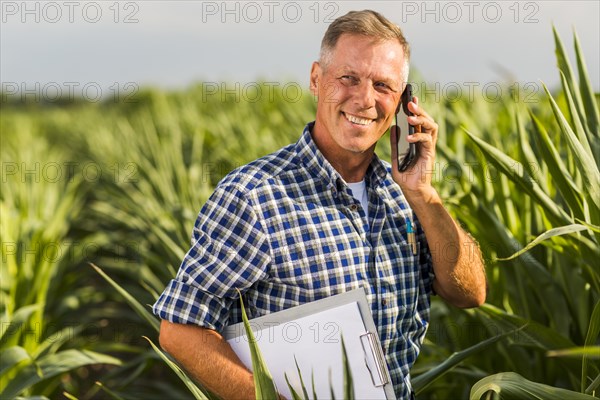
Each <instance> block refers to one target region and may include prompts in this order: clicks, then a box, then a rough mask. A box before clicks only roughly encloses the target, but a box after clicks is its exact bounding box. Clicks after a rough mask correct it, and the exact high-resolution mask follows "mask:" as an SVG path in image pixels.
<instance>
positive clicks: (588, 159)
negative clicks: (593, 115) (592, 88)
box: [543, 74, 600, 224]
mask: <svg viewBox="0 0 600 400" xmlns="http://www.w3.org/2000/svg"><path fill="white" fill-rule="evenodd" d="M561 79H562V80H565V76H564V75H562V74H561ZM543 86H544V90H545V91H546V94H547V95H548V99H549V100H550V105H551V106H552V111H553V112H554V116H555V118H556V121H557V122H558V124H559V126H560V129H561V131H562V133H563V136H564V137H565V138H566V139H567V143H568V145H569V148H570V149H571V152H572V153H573V156H574V158H575V163H576V164H577V166H578V167H579V169H580V171H581V175H582V177H583V180H584V186H583V189H584V192H585V193H586V194H587V196H586V197H587V198H588V199H589V200H590V202H591V204H590V207H591V206H592V205H593V206H594V207H595V209H596V213H598V212H600V171H598V166H597V165H596V162H595V161H594V158H593V156H592V155H591V150H586V148H585V147H584V146H583V145H582V144H581V142H580V141H579V140H578V137H577V135H576V134H575V133H574V132H573V130H572V129H571V127H570V126H569V124H568V122H567V120H566V119H565V117H564V115H563V114H562V112H561V111H560V109H559V107H558V104H556V101H555V100H554V98H553V97H552V95H551V94H550V91H549V90H548V88H547V87H546V85H543ZM587 149H589V147H588V148H587ZM592 223H595V224H598V222H597V221H592Z"/></svg>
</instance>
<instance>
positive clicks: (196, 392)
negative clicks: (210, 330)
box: [144, 336, 210, 400]
mask: <svg viewBox="0 0 600 400" xmlns="http://www.w3.org/2000/svg"><path fill="white" fill-rule="evenodd" d="M144 339H146V340H147V341H148V343H150V346H152V349H154V351H155V352H156V354H158V356H159V357H160V358H161V359H162V360H163V361H164V362H165V363H166V364H167V365H168V366H169V368H171V369H172V370H173V371H174V372H175V374H176V375H177V376H178V377H179V379H181V381H182V382H183V383H184V384H185V386H186V387H187V388H188V389H189V391H190V392H191V393H192V395H193V396H194V398H195V399H196V400H209V399H210V398H209V397H208V396H207V395H206V394H204V393H203V392H202V390H200V388H198V386H196V384H195V383H194V381H193V380H192V379H191V378H189V377H188V376H187V375H186V374H185V372H183V370H182V369H181V368H179V366H178V365H177V364H175V363H174V362H173V361H171V359H170V358H169V357H168V356H167V355H166V354H165V353H164V352H163V351H162V350H161V349H159V348H158V347H157V346H156V345H155V344H154V343H152V340H150V339H149V338H147V337H146V336H144Z"/></svg>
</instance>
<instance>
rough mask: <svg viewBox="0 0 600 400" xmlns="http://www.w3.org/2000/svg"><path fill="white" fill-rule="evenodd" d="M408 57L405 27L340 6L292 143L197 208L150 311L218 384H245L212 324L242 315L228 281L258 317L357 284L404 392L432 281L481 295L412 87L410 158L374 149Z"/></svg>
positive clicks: (468, 302)
mask: <svg viewBox="0 0 600 400" xmlns="http://www.w3.org/2000/svg"><path fill="white" fill-rule="evenodd" d="M408 58H409V48H408V44H407V42H406V40H405V39H404V36H403V35H402V32H401V31H400V29H399V28H398V27H397V26H396V25H394V24H392V23H391V22H390V21H388V20H387V19H385V18H384V17H383V16H381V15H380V14H378V13H376V12H373V11H368V10H366V11H360V12H350V13H348V14H346V15H344V16H342V17H340V18H338V19H337V20H336V21H334V22H333V23H332V24H331V25H330V27H329V28H328V30H327V32H326V33H325V36H324V38H323V42H322V45H321V55H320V59H319V61H318V62H315V63H314V64H313V66H312V70H311V74H310V87H311V91H312V92H313V93H314V94H315V95H316V96H317V98H318V103H317V113H316V119H315V121H314V122H311V123H308V124H307V126H306V127H305V129H304V132H303V133H302V135H301V137H300V139H299V140H298V142H297V143H295V144H292V145H289V146H287V147H285V148H283V149H281V150H279V151H277V152H275V153H273V154H271V155H268V156H266V157H263V158H261V159H259V160H256V161H254V162H252V163H250V164H248V165H246V166H243V167H241V168H238V169H236V170H235V171H233V172H231V173H230V174H229V175H228V176H226V177H225V178H224V179H223V180H222V181H221V182H220V183H219V185H218V187H217V188H216V190H215V192H214V193H213V195H212V196H211V197H210V199H209V200H208V201H207V203H206V204H205V205H204V207H203V208H202V210H201V211H200V214H199V216H198V219H197V220H196V224H195V227H194V231H193V237H192V247H191V249H190V250H189V252H188V253H187V254H186V256H185V258H184V260H183V262H182V264H181V267H180V269H179V272H178V274H177V276H176V278H175V279H173V280H172V281H171V282H170V283H169V284H168V286H167V288H166V289H165V291H164V292H163V294H162V295H161V296H160V298H159V299H158V301H157V302H156V304H155V305H154V312H155V313H156V314H157V315H158V316H159V317H160V318H162V319H163V322H162V325H161V333H160V342H161V345H162V346H163V348H164V349H165V350H166V351H168V352H169V353H170V354H171V355H173V356H174V357H175V358H176V359H177V360H178V361H179V362H180V363H181V364H182V365H183V366H184V367H185V368H186V370H187V371H188V372H189V373H190V374H192V376H194V377H195V378H196V379H197V380H198V381H200V382H201V383H202V384H203V385H205V386H206V387H207V388H209V389H210V390H212V391H213V392H215V393H217V394H219V395H220V396H222V397H223V398H226V399H238V398H253V396H254V387H253V381H252V374H251V372H250V371H248V370H247V369H246V368H245V367H244V366H243V364H242V363H241V362H240V360H239V359H238V358H237V356H236V355H235V353H233V351H232V349H231V347H230V346H229V345H228V344H227V342H226V341H225V340H224V339H223V337H222V336H221V334H220V332H221V331H222V330H223V328H224V327H225V326H227V325H230V324H233V323H237V322H240V321H241V310H240V308H239V300H238V292H237V290H239V291H241V293H243V294H244V299H245V303H246V305H247V308H248V310H249V314H250V317H257V316H260V315H264V314H267V313H271V312H276V311H280V310H283V309H286V308H289V307H293V306H296V305H299V304H302V303H306V302H310V301H313V300H317V299H320V298H323V297H328V296H332V295H334V294H338V293H341V292H346V291H349V290H352V289H356V288H359V287H362V288H363V289H364V290H365V292H366V294H367V298H368V300H369V302H370V305H371V311H372V313H373V319H374V320H375V323H376V324H377V327H378V333H379V338H380V340H381V344H382V347H383V350H384V352H385V355H386V361H387V363H388V367H389V369H390V374H391V378H392V381H393V384H394V390H395V392H396V395H397V397H398V398H401V399H408V398H410V397H411V396H412V389H411V384H410V368H411V366H412V365H413V364H414V362H415V360H416V358H417V356H418V354H419V350H420V347H421V343H422V341H423V338H424V336H425V332H426V330H427V326H428V323H429V306H430V303H429V301H430V295H431V294H432V293H434V292H435V293H437V294H438V295H440V296H441V297H442V298H444V299H445V300H446V301H448V302H449V303H451V304H453V305H456V306H458V307H475V306H478V305H480V304H482V303H483V302H484V301H485V296H486V279H485V272H484V267H483V263H482V260H481V253H480V251H479V249H478V247H477V245H476V243H475V242H474V241H473V240H472V239H471V237H470V236H469V235H468V234H467V233H466V232H464V231H463V230H462V229H461V228H460V227H459V226H458V225H457V223H456V222H455V221H454V220H453V219H452V218H451V217H450V215H449V214H448V213H447V212H446V210H445V209H444V207H443V205H442V200H441V198H440V196H439V195H438V193H437V191H436V190H435V189H434V188H433V186H432V184H431V174H430V171H432V170H433V168H434V161H435V143H436V140H437V135H438V126H437V124H436V123H435V122H434V120H433V119H432V118H431V116H429V115H428V114H427V112H425V110H423V109H422V108H421V107H420V106H419V104H418V99H417V98H416V97H415V98H413V101H411V102H410V103H409V104H408V108H409V109H410V110H411V111H412V112H413V113H414V116H412V117H409V118H408V122H409V123H410V124H411V125H415V126H420V132H419V133H416V134H415V135H412V136H410V137H409V139H406V140H410V141H411V142H414V143H416V144H417V147H418V158H417V160H416V162H415V163H414V164H413V166H412V167H411V168H409V169H408V170H406V171H405V172H403V173H399V172H398V168H397V161H396V157H395V155H393V157H392V162H391V165H390V164H389V163H386V162H384V161H382V160H380V159H379V158H378V157H377V155H376V154H375V146H376V144H377V142H378V141H379V140H380V139H381V138H382V136H384V134H385V133H386V132H387V130H388V129H389V128H390V125H391V123H392V120H393V117H394V114H395V112H396V110H397V109H398V107H399V102H400V98H401V94H402V92H403V90H404V88H405V86H406V81H407V76H408ZM396 134H397V132H396V128H395V127H393V128H392V129H391V135H390V136H391V137H390V140H391V141H392V143H394V141H395V138H396ZM393 147H394V146H393ZM410 225H412V227H413V228H414V230H415V232H416V241H417V246H416V247H413V246H412V244H411V243H410V240H409V239H408V237H409V232H410V231H411V229H410V227H409V226H410ZM282 356H285V355H282ZM290 357H291V355H290Z"/></svg>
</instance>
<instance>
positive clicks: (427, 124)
mask: <svg viewBox="0 0 600 400" xmlns="http://www.w3.org/2000/svg"><path fill="white" fill-rule="evenodd" d="M408 109H409V110H410V111H411V112H412V113H413V114H414V115H413V116H411V117H408V123H409V124H411V125H414V126H415V127H418V126H420V127H421V129H420V131H421V132H425V133H428V134H430V135H432V136H433V137H434V139H435V137H436V136H437V131H438V125H437V124H436V123H435V121H434V120H433V118H432V117H431V116H430V115H429V114H428V113H427V112H426V111H425V110H424V109H422V108H421V107H419V98H418V97H417V96H414V97H413V101H411V102H409V103H408ZM416 131H417V132H419V130H418V129H417V130H416ZM417 132H416V133H417ZM415 139H417V138H415Z"/></svg>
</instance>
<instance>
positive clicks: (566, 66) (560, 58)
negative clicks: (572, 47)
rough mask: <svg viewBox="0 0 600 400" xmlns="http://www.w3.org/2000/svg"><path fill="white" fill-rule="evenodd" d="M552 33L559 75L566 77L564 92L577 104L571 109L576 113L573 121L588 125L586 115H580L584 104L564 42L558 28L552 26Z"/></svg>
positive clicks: (563, 83) (563, 84)
mask: <svg viewBox="0 0 600 400" xmlns="http://www.w3.org/2000/svg"><path fill="white" fill-rule="evenodd" d="M552 33H553V34H554V43H555V46H556V50H555V53H556V61H557V64H558V69H559V73H560V74H561V75H563V74H564V76H565V77H566V79H565V80H561V82H562V86H563V90H564V92H565V94H570V95H571V97H572V98H573V101H574V102H575V107H574V108H569V111H570V112H573V111H574V112H575V114H571V118H572V120H577V119H581V121H583V122H584V124H587V122H586V116H585V114H580V113H579V112H580V111H581V112H583V102H582V101H581V96H580V95H579V90H576V88H575V86H574V85H575V82H576V80H575V74H573V69H572V68H571V63H570V62H569V57H567V52H566V51H565V47H564V46H563V43H562V40H561V39H560V36H558V32H557V31H556V28H555V27H554V26H552ZM570 82H573V85H570V84H569V83H570Z"/></svg>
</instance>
